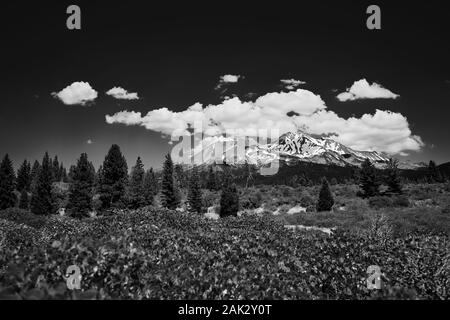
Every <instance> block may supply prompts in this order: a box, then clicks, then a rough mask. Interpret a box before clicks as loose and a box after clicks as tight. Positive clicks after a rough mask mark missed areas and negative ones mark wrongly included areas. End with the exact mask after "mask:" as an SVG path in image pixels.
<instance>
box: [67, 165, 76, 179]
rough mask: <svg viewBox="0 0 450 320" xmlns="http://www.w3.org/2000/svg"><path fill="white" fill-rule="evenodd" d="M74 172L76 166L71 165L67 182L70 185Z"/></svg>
mask: <svg viewBox="0 0 450 320" xmlns="http://www.w3.org/2000/svg"><path fill="white" fill-rule="evenodd" d="M75 170H76V166H75V165H71V166H70V168H69V174H68V180H69V182H70V183H72V181H73V176H74V175H75Z"/></svg>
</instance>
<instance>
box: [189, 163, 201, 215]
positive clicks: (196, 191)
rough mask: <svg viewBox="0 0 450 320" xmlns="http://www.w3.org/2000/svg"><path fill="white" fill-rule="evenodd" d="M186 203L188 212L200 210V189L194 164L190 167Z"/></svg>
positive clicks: (199, 211) (198, 211)
mask: <svg viewBox="0 0 450 320" xmlns="http://www.w3.org/2000/svg"><path fill="white" fill-rule="evenodd" d="M188 204H189V212H192V213H201V212H202V190H201V188H200V178H199V175H198V169H197V167H196V166H194V167H193V168H192V170H191V176H190V179H189V188H188Z"/></svg>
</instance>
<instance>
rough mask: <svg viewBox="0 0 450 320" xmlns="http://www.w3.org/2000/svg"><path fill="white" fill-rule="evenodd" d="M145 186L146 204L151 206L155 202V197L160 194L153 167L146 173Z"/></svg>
mask: <svg viewBox="0 0 450 320" xmlns="http://www.w3.org/2000/svg"><path fill="white" fill-rule="evenodd" d="M143 188H144V199H145V205H147V206H150V205H152V204H153V201H154V198H155V196H156V195H157V194H158V181H157V179H156V176H155V173H154V172H153V168H150V170H147V172H146V173H145V176H144V186H143Z"/></svg>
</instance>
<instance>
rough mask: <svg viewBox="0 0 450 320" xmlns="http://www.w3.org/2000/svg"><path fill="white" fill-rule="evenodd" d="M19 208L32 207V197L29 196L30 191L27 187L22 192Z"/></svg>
mask: <svg viewBox="0 0 450 320" xmlns="http://www.w3.org/2000/svg"><path fill="white" fill-rule="evenodd" d="M19 208H20V209H24V210H28V209H29V208H30V199H29V197H28V192H27V191H26V190H25V189H22V192H21V193H20V200H19Z"/></svg>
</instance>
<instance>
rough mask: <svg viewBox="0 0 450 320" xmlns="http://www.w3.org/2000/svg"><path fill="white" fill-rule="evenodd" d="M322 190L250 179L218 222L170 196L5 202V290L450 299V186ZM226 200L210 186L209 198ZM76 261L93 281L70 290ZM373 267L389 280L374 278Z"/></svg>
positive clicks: (64, 295)
mask: <svg viewBox="0 0 450 320" xmlns="http://www.w3.org/2000/svg"><path fill="white" fill-rule="evenodd" d="M318 189H319V187H318V186H311V187H299V188H292V187H287V186H264V185H261V186H253V187H251V188H247V189H244V188H240V189H239V193H240V211H239V214H238V216H237V217H227V218H223V219H217V220H216V219H211V218H207V217H205V216H203V215H201V214H193V213H188V212H183V210H182V208H180V209H179V210H167V209H162V208H160V206H159V205H158V199H156V201H155V205H154V206H148V207H145V208H141V209H137V210H128V209H123V210H117V209H116V210H112V211H110V212H108V214H98V216H95V217H90V218H86V219H82V220H79V219H74V218H71V217H69V216H59V215H49V216H37V215H34V214H31V213H30V212H28V211H26V210H20V209H17V208H12V209H7V210H4V211H1V212H0V269H1V272H0V299H449V297H450V250H449V248H450V246H449V244H450V242H449V235H450V234H449V232H450V190H449V188H448V184H411V185H406V186H405V187H404V190H405V193H404V195H402V196H397V197H394V198H393V197H391V198H387V197H383V196H379V197H376V198H371V199H370V200H367V199H361V198H358V197H356V196H355V191H356V190H357V186H353V185H333V186H331V189H332V192H333V194H334V197H335V203H336V204H335V206H334V208H333V211H331V212H319V213H318V212H315V210H314V203H315V201H316V197H317V194H318ZM183 197H185V195H183ZM218 199H219V193H218V192H211V191H207V190H204V191H203V201H204V204H203V206H204V207H206V208H208V207H209V208H211V207H213V208H214V207H215V206H217V205H218ZM295 207H297V208H298V207H301V208H302V210H301V212H295V213H292V212H293V211H292V210H290V209H292V208H295ZM277 210H278V212H277ZM297 211H298V210H297ZM274 212H277V214H274ZM286 225H304V226H316V227H328V228H333V232H332V233H331V234H326V233H324V232H320V231H302V230H297V231H291V230H288V229H287V227H286ZM70 265H77V266H79V267H80V269H81V274H82V281H81V290H75V291H71V290H68V288H67V285H66V279H65V278H64V277H65V272H66V270H67V267H68V266H70ZM371 265H378V266H380V268H381V271H382V274H383V276H382V288H381V289H380V290H369V289H368V288H367V277H368V274H367V269H368V267H369V266H371Z"/></svg>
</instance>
